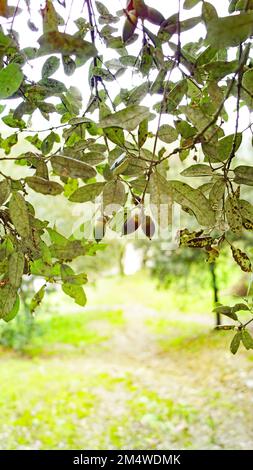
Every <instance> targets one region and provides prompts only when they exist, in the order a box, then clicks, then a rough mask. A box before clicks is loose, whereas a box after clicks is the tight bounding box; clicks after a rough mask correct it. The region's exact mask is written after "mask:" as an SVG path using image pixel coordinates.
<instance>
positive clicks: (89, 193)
mask: <svg viewBox="0 0 253 470" xmlns="http://www.w3.org/2000/svg"><path fill="white" fill-rule="evenodd" d="M105 184H106V183H105V182H98V183H91V184H86V185H85V186H81V188H78V189H77V190H76V191H74V193H72V194H71V196H70V198H69V200H70V201H71V202H88V201H94V199H95V198H96V197H97V196H99V194H101V192H102V191H103V188H104V186H105Z"/></svg>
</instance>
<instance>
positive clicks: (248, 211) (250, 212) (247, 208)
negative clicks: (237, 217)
mask: <svg viewBox="0 0 253 470" xmlns="http://www.w3.org/2000/svg"><path fill="white" fill-rule="evenodd" d="M238 204H239V209H240V212H241V216H242V218H243V219H246V220H249V221H250V222H252V223H253V206H252V204H250V202H248V201H245V200H244V199H239V201H238Z"/></svg>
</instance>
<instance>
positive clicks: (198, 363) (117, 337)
mask: <svg viewBox="0 0 253 470" xmlns="http://www.w3.org/2000/svg"><path fill="white" fill-rule="evenodd" d="M88 298H89V302H88V307H87V308H86V309H85V310H80V309H79V308H77V307H75V306H73V304H72V302H71V300H70V301H68V300H66V298H65V297H62V296H61V295H60V294H56V295H54V296H51V297H49V298H48V301H47V306H46V308H45V309H44V310H41V311H40V312H39V313H38V318H37V321H36V331H35V332H36V334H35V335H34V337H33V339H32V340H31V342H30V344H29V346H28V347H26V348H25V351H24V352H23V353H22V354H20V353H17V352H14V351H11V350H6V348H2V349H1V350H0V377H1V394H0V410H1V412H0V448H1V449H61V448H66V449H71V448H80V449H81V448H83V449H111V448H116V449H126V448H131V449H173V448H184V449H203V448H210V449H231V448H232V449H246V448H249V449H253V429H252V403H253V395H252V390H253V372H252V361H253V355H252V353H250V352H245V351H239V353H238V355H237V356H236V357H232V355H231V354H230V352H229V351H228V344H229V341H230V339H231V336H230V333H229V332H227V333H226V334H223V333H220V332H219V333H215V332H213V330H212V325H213V315H212V314H211V313H210V312H211V302H210V299H209V297H208V296H207V293H206V292H202V294H201V293H200V294H198V296H196V297H195V296H193V295H191V296H190V295H189V294H186V293H185V291H184V290H183V289H182V290H180V289H179V288H178V287H177V288H176V287H174V288H171V289H170V290H169V291H158V290H157V289H156V285H155V283H154V282H153V281H152V280H150V279H148V278H147V277H146V276H145V275H144V274H138V275H136V276H132V277H127V278H125V279H117V280H115V279H106V280H102V281H100V282H99V283H98V285H97V286H96V287H89V288H88Z"/></svg>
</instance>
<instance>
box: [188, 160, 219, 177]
mask: <svg viewBox="0 0 253 470" xmlns="http://www.w3.org/2000/svg"><path fill="white" fill-rule="evenodd" d="M212 174H213V170H212V168H211V167H210V166H209V165H204V164H203V163H196V164H195V165H191V166H189V167H188V168H185V170H183V171H181V175H182V176H198V177H200V176H211V175H212Z"/></svg>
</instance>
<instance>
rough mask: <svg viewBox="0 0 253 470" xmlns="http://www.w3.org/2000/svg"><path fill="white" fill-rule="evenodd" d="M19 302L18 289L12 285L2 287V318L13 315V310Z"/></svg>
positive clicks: (0, 298)
mask: <svg viewBox="0 0 253 470" xmlns="http://www.w3.org/2000/svg"><path fill="white" fill-rule="evenodd" d="M16 301H17V289H16V288H15V287H14V286H12V285H11V284H6V285H4V286H0V318H3V319H4V318H6V317H7V318H8V315H9V314H11V315H12V309H13V308H14V305H15V303H16Z"/></svg>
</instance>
